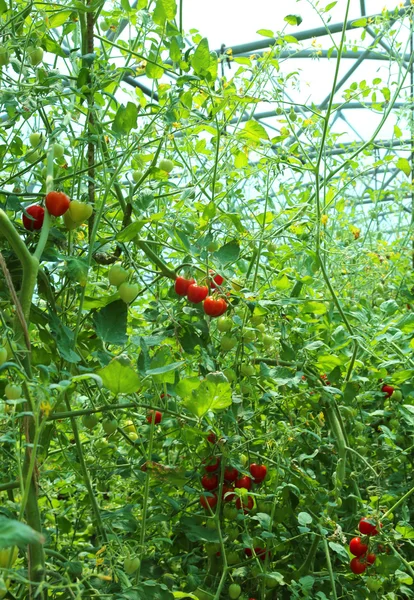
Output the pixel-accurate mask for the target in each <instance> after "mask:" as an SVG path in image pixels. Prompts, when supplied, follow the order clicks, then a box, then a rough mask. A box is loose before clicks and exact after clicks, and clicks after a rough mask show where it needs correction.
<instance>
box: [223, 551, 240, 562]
mask: <svg viewBox="0 0 414 600" xmlns="http://www.w3.org/2000/svg"><path fill="white" fill-rule="evenodd" d="M226 558H227V563H228V564H229V565H237V563H238V562H240V557H239V555H238V553H237V552H235V551H230V552H226Z"/></svg>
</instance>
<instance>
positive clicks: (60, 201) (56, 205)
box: [46, 192, 70, 217]
mask: <svg viewBox="0 0 414 600" xmlns="http://www.w3.org/2000/svg"><path fill="white" fill-rule="evenodd" d="M69 204H70V198H69V196H67V195H66V194H64V193H63V192H49V193H48V194H47V196H46V208H47V210H48V211H49V213H50V214H51V215H53V216H54V217H61V216H62V215H64V214H65V212H66V211H67V210H68V208H69Z"/></svg>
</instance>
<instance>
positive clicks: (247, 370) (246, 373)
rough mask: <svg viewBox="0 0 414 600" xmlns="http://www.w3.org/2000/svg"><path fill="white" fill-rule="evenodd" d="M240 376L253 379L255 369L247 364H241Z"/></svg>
mask: <svg viewBox="0 0 414 600" xmlns="http://www.w3.org/2000/svg"><path fill="white" fill-rule="evenodd" d="M240 374H241V375H242V376H243V377H253V375H255V374H256V369H255V368H254V366H253V365H249V364H247V363H243V364H242V366H241V367H240Z"/></svg>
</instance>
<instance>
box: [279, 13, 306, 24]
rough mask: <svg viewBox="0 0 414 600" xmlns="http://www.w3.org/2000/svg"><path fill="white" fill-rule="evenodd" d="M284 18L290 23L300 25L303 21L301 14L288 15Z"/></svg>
mask: <svg viewBox="0 0 414 600" xmlns="http://www.w3.org/2000/svg"><path fill="white" fill-rule="evenodd" d="M283 20H284V21H286V23H289V25H300V24H301V23H302V21H303V19H302V17H301V16H300V15H286V17H285V18H284V19H283Z"/></svg>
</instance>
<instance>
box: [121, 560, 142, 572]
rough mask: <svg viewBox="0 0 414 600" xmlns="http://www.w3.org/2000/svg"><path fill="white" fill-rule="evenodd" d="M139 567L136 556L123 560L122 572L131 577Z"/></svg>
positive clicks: (139, 562)
mask: <svg viewBox="0 0 414 600" xmlns="http://www.w3.org/2000/svg"><path fill="white" fill-rule="evenodd" d="M140 566H141V561H140V560H139V558H138V556H135V557H134V558H126V559H125V560H124V571H125V573H126V574H127V575H132V574H133V573H135V571H138V569H139V568H140Z"/></svg>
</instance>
